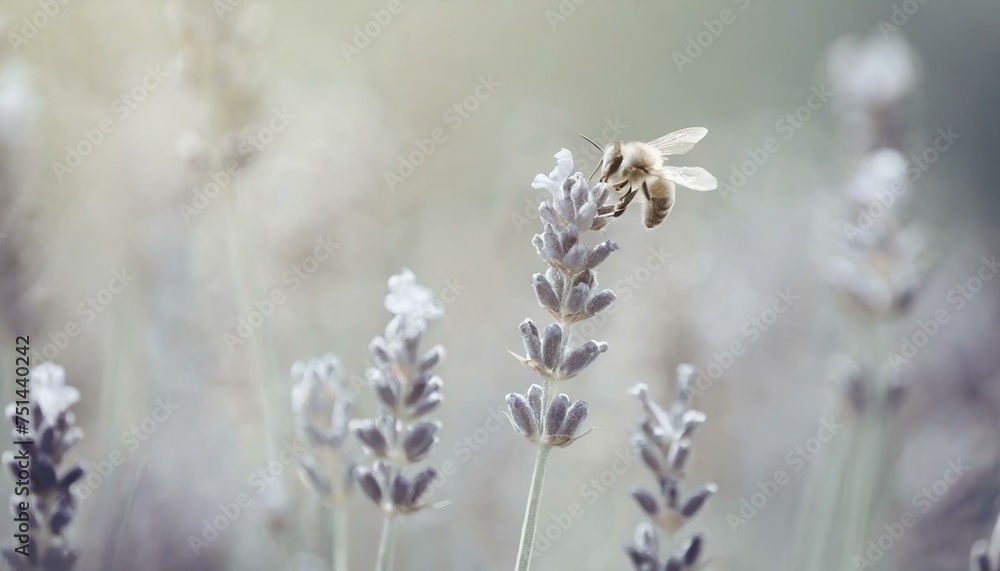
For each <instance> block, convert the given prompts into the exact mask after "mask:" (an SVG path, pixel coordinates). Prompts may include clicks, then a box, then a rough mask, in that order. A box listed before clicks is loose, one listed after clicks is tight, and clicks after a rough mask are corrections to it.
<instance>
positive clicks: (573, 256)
mask: <svg viewBox="0 0 1000 571" xmlns="http://www.w3.org/2000/svg"><path fill="white" fill-rule="evenodd" d="M586 259H587V249H586V248H584V247H583V245H582V244H579V243H578V244H575V245H574V246H573V247H572V248H570V249H569V250H567V251H566V254H565V255H563V257H562V265H563V266H565V267H566V269H567V270H569V271H571V272H573V273H576V272H578V271H580V270H582V269H583V263H584V261H585V260H586Z"/></svg>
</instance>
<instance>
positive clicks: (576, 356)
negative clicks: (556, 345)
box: [560, 341, 608, 378]
mask: <svg viewBox="0 0 1000 571" xmlns="http://www.w3.org/2000/svg"><path fill="white" fill-rule="evenodd" d="M607 350H608V344H607V343H598V342H597V341H587V342H586V343H584V344H583V345H581V346H580V347H578V348H577V349H574V350H573V351H571V352H570V353H569V355H566V358H565V359H564V360H563V363H562V365H561V366H560V371H561V372H562V374H563V376H564V377H566V378H569V377H572V376H574V375H577V374H578V373H580V371H582V370H584V369H585V368H587V367H588V366H589V365H590V364H591V363H593V362H594V360H595V359H597V356H598V355H599V354H601V353H603V352H604V351H607Z"/></svg>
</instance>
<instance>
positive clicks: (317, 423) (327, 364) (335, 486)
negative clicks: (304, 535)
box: [292, 355, 354, 505]
mask: <svg viewBox="0 0 1000 571" xmlns="http://www.w3.org/2000/svg"><path fill="white" fill-rule="evenodd" d="M292 379H293V380H294V384H293V385H292V411H293V412H294V413H295V427H296V432H297V433H298V437H299V439H301V440H302V441H303V442H305V443H306V446H307V447H308V452H306V453H305V454H303V455H302V458H301V459H300V460H299V473H300V475H301V476H302V479H303V481H305V483H306V484H307V485H308V486H309V487H310V488H312V489H313V490H314V491H315V492H316V493H317V494H319V496H320V498H322V499H323V501H324V502H325V503H327V504H330V505H335V504H338V503H340V502H341V501H342V500H343V499H344V498H345V497H346V496H347V495H348V494H349V493H350V490H351V488H352V486H351V479H350V475H351V469H352V465H351V459H350V456H349V454H348V452H347V450H346V444H347V437H348V434H349V430H348V423H349V422H350V420H351V417H352V415H353V414H354V394H353V393H352V392H351V391H350V389H348V388H347V383H346V374H345V371H344V368H343V366H342V365H341V364H340V361H339V360H338V359H337V358H336V357H334V356H333V355H324V356H323V357H320V358H317V359H312V360H309V361H297V362H296V363H295V364H294V365H292Z"/></svg>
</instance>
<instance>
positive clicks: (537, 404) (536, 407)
mask: <svg viewBox="0 0 1000 571" xmlns="http://www.w3.org/2000/svg"><path fill="white" fill-rule="evenodd" d="M527 397H528V405H530V406H531V411H532V412H533V413H535V418H542V387H540V386H538V385H531V387H530V388H529V389H528V394H527Z"/></svg>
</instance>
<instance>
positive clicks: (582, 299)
mask: <svg viewBox="0 0 1000 571" xmlns="http://www.w3.org/2000/svg"><path fill="white" fill-rule="evenodd" d="M589 296H590V288H589V287H587V284H576V285H575V286H573V289H571V290H570V292H569V299H567V300H566V309H567V310H568V311H569V313H570V315H572V314H574V313H580V312H581V311H583V308H584V306H585V305H586V304H587V297H589Z"/></svg>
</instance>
